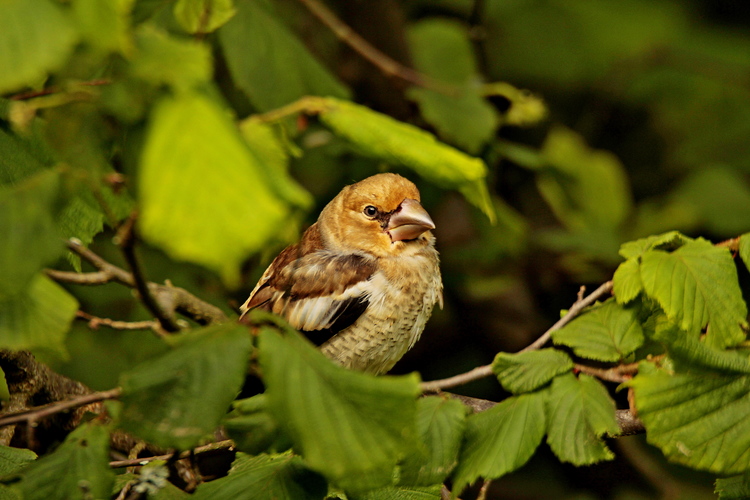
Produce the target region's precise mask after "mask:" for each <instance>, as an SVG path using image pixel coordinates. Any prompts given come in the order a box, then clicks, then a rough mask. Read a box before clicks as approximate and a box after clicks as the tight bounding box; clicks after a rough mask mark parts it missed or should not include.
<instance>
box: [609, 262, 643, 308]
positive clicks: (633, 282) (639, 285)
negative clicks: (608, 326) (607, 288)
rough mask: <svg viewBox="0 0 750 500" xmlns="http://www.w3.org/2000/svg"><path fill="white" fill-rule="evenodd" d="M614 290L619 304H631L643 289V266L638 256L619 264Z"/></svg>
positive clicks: (613, 282)
mask: <svg viewBox="0 0 750 500" xmlns="http://www.w3.org/2000/svg"><path fill="white" fill-rule="evenodd" d="M612 291H613V293H614V295H615V299H616V300H617V302H618V303H619V304H623V305H625V304H629V303H630V302H632V301H633V300H635V298H636V297H638V295H640V294H641V292H642V291H643V281H641V267H640V262H639V261H638V259H637V258H635V257H631V258H629V259H627V260H626V261H625V262H623V263H622V264H620V265H619V266H617V270H616V271H615V275H614V277H613V278H612Z"/></svg>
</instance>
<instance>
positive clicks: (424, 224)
mask: <svg viewBox="0 0 750 500" xmlns="http://www.w3.org/2000/svg"><path fill="white" fill-rule="evenodd" d="M430 229H435V223H434V222H432V219H431V218H430V215H429V214H428V213H427V210H425V209H424V208H422V205H420V204H419V202H418V201H417V200H412V199H410V198H407V199H405V200H404V201H402V202H401V205H400V206H399V209H398V211H396V212H394V213H393V215H391V218H390V219H389V221H388V226H387V227H386V231H387V232H388V234H390V235H391V241H393V242H396V241H403V240H413V239H415V238H417V237H418V236H419V235H420V234H422V233H424V232H425V231H429V230H430Z"/></svg>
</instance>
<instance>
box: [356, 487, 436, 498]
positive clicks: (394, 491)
mask: <svg viewBox="0 0 750 500" xmlns="http://www.w3.org/2000/svg"><path fill="white" fill-rule="evenodd" d="M442 489H443V485H442V484H433V485H432V486H387V487H385V488H378V489H377V490H370V491H368V492H366V493H364V494H363V495H347V496H348V498H350V499H351V500H440V499H441V498H443V497H442V496H441V492H442Z"/></svg>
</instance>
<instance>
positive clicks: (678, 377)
mask: <svg viewBox="0 0 750 500" xmlns="http://www.w3.org/2000/svg"><path fill="white" fill-rule="evenodd" d="M630 385H631V387H633V389H634V391H635V404H636V408H637V409H638V416H639V417H640V418H641V419H642V420H643V422H644V424H645V425H646V429H647V430H648V432H647V434H646V435H647V438H648V441H649V442H650V443H651V444H653V445H655V446H658V447H659V448H661V450H662V452H664V454H665V455H666V456H667V458H669V459H670V460H672V461H674V462H678V463H681V464H684V465H687V466H688V467H692V468H696V469H702V470H708V471H711V472H714V473H717V474H740V473H743V472H745V471H747V470H748V468H749V467H750V420H748V419H747V414H748V412H750V375H743V376H737V375H736V374H731V375H730V374H722V373H719V372H714V373H705V372H702V373H680V374H670V373H667V372H665V371H664V370H655V371H653V372H652V373H648V374H639V375H638V376H636V377H635V378H634V379H633V380H632V381H631V382H630Z"/></svg>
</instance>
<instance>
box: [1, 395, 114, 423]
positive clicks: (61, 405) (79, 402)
mask: <svg viewBox="0 0 750 500" xmlns="http://www.w3.org/2000/svg"><path fill="white" fill-rule="evenodd" d="M120 394H122V389H120V388H119V387H116V388H114V389H110V390H108V391H102V392H92V393H90V394H84V395H83V396H77V397H75V398H72V399H66V400H62V401H57V402H54V403H49V404H46V405H42V406H37V407H34V408H29V409H28V410H24V411H20V412H16V413H11V414H8V415H5V416H3V417H0V427H3V426H6V425H11V424H17V423H20V422H36V421H37V420H41V419H43V418H46V417H49V416H50V415H54V414H56V413H60V412H63V411H67V410H71V409H73V408H79V407H81V406H86V405H89V404H91V403H98V402H100V401H105V400H107V399H116V398H118V397H120Z"/></svg>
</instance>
